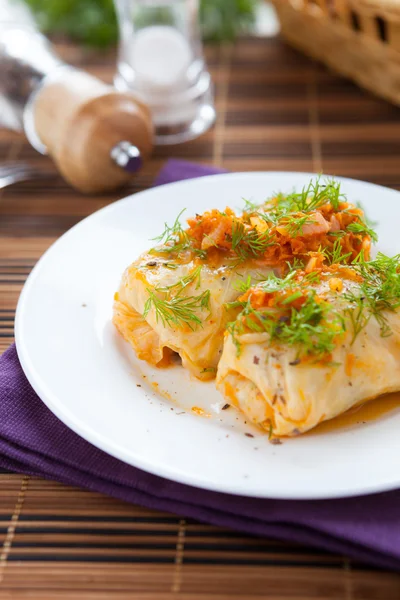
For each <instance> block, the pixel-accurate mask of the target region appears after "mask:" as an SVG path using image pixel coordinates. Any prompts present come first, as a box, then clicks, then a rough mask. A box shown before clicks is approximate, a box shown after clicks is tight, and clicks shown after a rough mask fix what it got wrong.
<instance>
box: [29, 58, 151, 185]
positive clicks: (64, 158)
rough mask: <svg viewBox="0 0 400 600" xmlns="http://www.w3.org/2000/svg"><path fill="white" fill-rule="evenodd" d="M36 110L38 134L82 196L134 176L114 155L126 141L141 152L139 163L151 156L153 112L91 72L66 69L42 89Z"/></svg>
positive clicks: (34, 103) (35, 126)
mask: <svg viewBox="0 0 400 600" xmlns="http://www.w3.org/2000/svg"><path fill="white" fill-rule="evenodd" d="M31 110H32V119H33V125H34V128H35V131H36V135H37V136H38V138H39V139H40V141H41V142H42V143H43V144H44V146H46V149H47V152H48V154H49V155H50V156H51V157H52V158H53V160H54V161H55V163H56V165H57V167H58V169H59V171H60V172H61V174H62V175H63V177H64V178H65V179H66V180H67V181H68V182H69V183H70V184H71V185H72V186H74V187H76V188H78V189H79V190H81V191H83V192H86V193H92V192H102V191H106V190H110V189H113V188H116V187H119V186H121V185H123V184H124V183H126V182H127V181H128V180H129V179H130V178H131V177H132V173H131V172H129V170H127V169H124V168H122V166H120V165H119V164H118V161H117V160H116V158H117V157H116V156H115V152H114V155H113V149H118V144H120V143H121V142H129V144H127V146H129V145H131V146H132V147H136V148H137V149H138V157H137V159H136V160H137V161H141V160H144V159H146V158H147V157H148V156H149V155H150V153H151V150H152V139H153V127H152V122H151V116H150V112H149V110H148V108H147V107H146V106H145V105H144V104H142V103H141V102H140V101H139V100H137V99H136V98H135V97H133V96H132V95H131V94H129V93H120V92H118V91H116V90H115V89H114V88H112V87H111V86H108V85H106V84H105V83H103V82H101V81H100V80H98V79H97V78H96V77H93V76H92V75H89V74H88V73H84V72H82V71H78V70H76V69H73V68H66V69H61V70H60V71H59V72H58V74H57V76H56V77H55V78H53V79H51V78H50V80H49V81H46V82H45V84H44V85H43V86H41V88H40V89H39V91H38V92H37V94H36V95H35V97H34V99H33V102H32V108H31ZM113 156H114V158H113ZM128 168H129V166H128ZM132 170H134V169H131V171H132Z"/></svg>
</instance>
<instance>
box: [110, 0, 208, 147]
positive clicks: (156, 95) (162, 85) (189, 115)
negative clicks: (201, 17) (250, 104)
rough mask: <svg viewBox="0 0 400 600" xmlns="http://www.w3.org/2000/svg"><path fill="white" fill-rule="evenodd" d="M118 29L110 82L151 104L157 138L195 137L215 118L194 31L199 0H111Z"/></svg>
mask: <svg viewBox="0 0 400 600" xmlns="http://www.w3.org/2000/svg"><path fill="white" fill-rule="evenodd" d="M114 1H115V6H116V11H117V16H118V22H119V30H120V47H119V57H118V66H117V74H116V76H115V81H114V83H115V86H116V88H117V89H118V90H120V91H132V92H134V94H135V95H136V96H137V97H138V98H139V99H140V100H141V101H143V102H144V103H145V104H146V105H147V106H148V107H149V108H150V110H151V114H152V119H153V123H154V127H155V134H156V135H155V141H156V143H158V144H175V143H179V142H184V141H187V140H190V139H193V138H195V137H198V136H199V135H201V134H202V133H204V132H205V131H207V129H209V127H211V125H212V124H213V123H214V120H215V109H214V104H213V93H212V82H211V77H210V74H209V72H208V71H207V68H206V65H205V63H204V58H203V53H202V43H201V37H200V33H199V21H198V12H199V0H114Z"/></svg>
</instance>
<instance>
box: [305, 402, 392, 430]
mask: <svg viewBox="0 0 400 600" xmlns="http://www.w3.org/2000/svg"><path fill="white" fill-rule="evenodd" d="M399 408H400V392H396V393H394V394H385V395H384V396H379V398H375V400H371V401H370V402H366V403H365V404H361V405H360V406H356V407H355V408H352V409H350V410H348V411H347V412H345V413H343V414H342V415H340V416H339V417H335V418H334V419H331V420H330V421H324V422H323V423H320V424H319V425H318V426H317V427H315V429H313V430H311V431H310V432H308V434H305V435H312V434H315V435H320V434H325V433H328V432H330V431H337V430H339V429H344V428H347V427H351V426H354V425H361V424H364V423H369V422H371V421H376V420H377V419H379V418H381V417H383V416H384V415H386V414H388V413H390V412H393V411H394V410H396V409H399Z"/></svg>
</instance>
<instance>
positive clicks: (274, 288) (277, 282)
mask: <svg viewBox="0 0 400 600" xmlns="http://www.w3.org/2000/svg"><path fill="white" fill-rule="evenodd" d="M295 275H296V271H295V270H293V271H290V272H289V273H288V274H287V275H286V277H283V278H282V277H277V276H276V275H275V274H274V273H270V274H269V275H268V277H267V279H266V280H265V281H263V282H262V283H261V284H260V285H259V286H258V287H259V288H261V289H262V290H263V292H266V293H267V294H274V293H275V292H281V291H282V290H284V289H286V288H287V287H288V286H289V285H291V284H292V283H293V278H294V277H295Z"/></svg>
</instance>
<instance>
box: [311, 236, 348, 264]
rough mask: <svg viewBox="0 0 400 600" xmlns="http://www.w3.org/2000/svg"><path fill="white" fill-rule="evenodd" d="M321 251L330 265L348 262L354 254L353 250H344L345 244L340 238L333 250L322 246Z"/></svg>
mask: <svg viewBox="0 0 400 600" xmlns="http://www.w3.org/2000/svg"><path fill="white" fill-rule="evenodd" d="M319 252H321V253H322V254H323V255H324V256H325V258H326V260H327V262H328V265H336V264H340V263H343V262H346V261H347V259H348V258H349V257H350V256H351V254H352V253H351V252H343V246H342V244H341V243H340V240H336V241H335V243H334V244H333V246H332V250H330V249H329V248H325V249H323V248H320V249H319Z"/></svg>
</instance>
